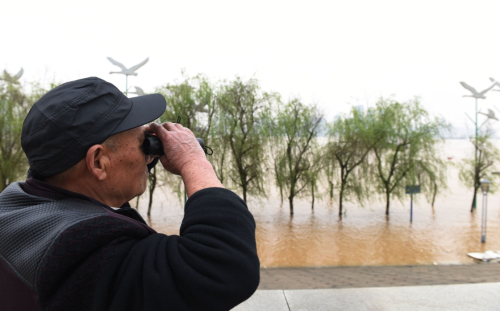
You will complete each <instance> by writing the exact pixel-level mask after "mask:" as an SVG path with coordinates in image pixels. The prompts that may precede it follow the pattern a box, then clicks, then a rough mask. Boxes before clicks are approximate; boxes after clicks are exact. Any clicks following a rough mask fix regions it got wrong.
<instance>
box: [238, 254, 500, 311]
mask: <svg viewBox="0 0 500 311" xmlns="http://www.w3.org/2000/svg"><path fill="white" fill-rule="evenodd" d="M233 310H236V311H247V310H277V311H280V310H283V311H290V310H293V311H295V310H297V311H298V310H500V264H497V263H489V264H470V265H449V266H444V265H431V266H425V265H422V266H359V267H321V268H270V269H261V283H260V285H259V290H257V292H256V293H255V294H254V295H253V296H252V297H251V298H250V299H248V300H247V301H245V302H244V303H242V304H241V305H239V306H237V307H236V308H234V309H233Z"/></svg>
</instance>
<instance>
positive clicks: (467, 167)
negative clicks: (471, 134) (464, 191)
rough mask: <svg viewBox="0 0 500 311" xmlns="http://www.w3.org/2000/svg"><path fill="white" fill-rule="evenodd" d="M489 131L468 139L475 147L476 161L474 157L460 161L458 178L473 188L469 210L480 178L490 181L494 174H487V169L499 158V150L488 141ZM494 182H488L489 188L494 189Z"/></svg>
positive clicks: (474, 200) (479, 183)
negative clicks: (486, 178)
mask: <svg viewBox="0 0 500 311" xmlns="http://www.w3.org/2000/svg"><path fill="white" fill-rule="evenodd" d="M490 138H491V133H490V132H489V131H486V132H484V133H481V134H480V135H479V136H477V139H476V138H471V139H470V141H471V142H472V144H473V145H474V148H475V149H476V148H477V161H476V159H475V158H474V157H472V156H471V157H469V158H465V159H463V160H462V162H461V163H460V165H459V167H460V171H459V178H460V181H461V182H462V184H463V185H465V186H467V187H472V188H473V189H474V192H473V195H472V203H471V208H470V211H471V213H472V212H473V211H474V202H476V197H477V191H478V190H479V187H480V185H481V179H483V178H485V177H488V179H489V180H490V181H492V180H493V179H494V178H495V177H496V176H495V175H492V174H488V173H487V170H490V169H492V168H493V165H494V163H495V160H498V159H499V158H500V151H499V150H498V149H497V148H496V147H495V146H494V145H493V144H492V143H491V141H490ZM495 184H496V183H491V184H490V190H493V191H494V190H495V188H496V187H495Z"/></svg>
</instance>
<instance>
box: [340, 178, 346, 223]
mask: <svg viewBox="0 0 500 311" xmlns="http://www.w3.org/2000/svg"><path fill="white" fill-rule="evenodd" d="M344 190H345V183H344V181H341V182H340V192H339V216H340V217H342V212H343V202H344Z"/></svg>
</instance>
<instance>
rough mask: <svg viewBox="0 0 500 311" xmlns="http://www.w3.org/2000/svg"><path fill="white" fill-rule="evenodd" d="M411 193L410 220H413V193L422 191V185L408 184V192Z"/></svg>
mask: <svg viewBox="0 0 500 311" xmlns="http://www.w3.org/2000/svg"><path fill="white" fill-rule="evenodd" d="M408 193H409V194H410V196H411V203H410V222H413V194H414V193H420V185H414V186H406V194H408Z"/></svg>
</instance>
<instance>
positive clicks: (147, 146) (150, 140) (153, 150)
mask: <svg viewBox="0 0 500 311" xmlns="http://www.w3.org/2000/svg"><path fill="white" fill-rule="evenodd" d="M196 140H198V143H200V146H201V148H202V149H203V150H205V144H204V143H203V139H201V138H196ZM142 150H143V151H144V154H145V155H150V156H153V157H159V156H162V155H164V154H165V153H164V152H163V145H162V143H161V140H160V139H159V138H158V137H156V136H155V135H153V134H151V133H146V139H144V143H143V144H142Z"/></svg>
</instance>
